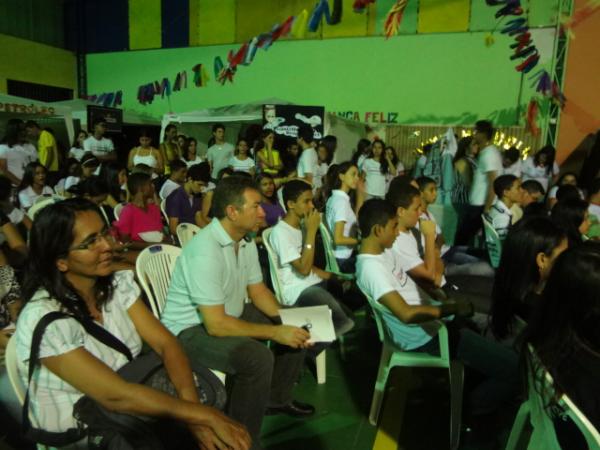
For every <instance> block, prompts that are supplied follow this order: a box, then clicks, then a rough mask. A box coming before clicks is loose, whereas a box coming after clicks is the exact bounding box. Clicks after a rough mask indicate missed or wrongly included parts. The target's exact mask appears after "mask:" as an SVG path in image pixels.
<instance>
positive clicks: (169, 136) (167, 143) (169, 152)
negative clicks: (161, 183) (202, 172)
mask: <svg viewBox="0 0 600 450" xmlns="http://www.w3.org/2000/svg"><path fill="white" fill-rule="evenodd" d="M159 150H160V153H161V154H162V158H163V161H164V164H165V175H169V174H170V173H171V162H172V161H175V160H176V159H179V158H181V147H179V143H178V137H177V127H176V126H175V125H173V124H172V123H170V124H169V125H167V126H166V128H165V140H164V142H163V143H162V144H160V147H159Z"/></svg>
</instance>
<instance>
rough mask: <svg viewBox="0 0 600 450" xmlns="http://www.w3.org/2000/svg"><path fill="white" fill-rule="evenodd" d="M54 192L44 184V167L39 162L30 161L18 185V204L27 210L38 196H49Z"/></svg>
mask: <svg viewBox="0 0 600 450" xmlns="http://www.w3.org/2000/svg"><path fill="white" fill-rule="evenodd" d="M52 194H54V191H53V190H52V188H51V187H50V186H48V185H46V168H45V167H44V166H43V165H42V164H40V163H39V162H32V163H29V164H27V166H26V167H25V173H24V174H23V180H22V181H21V184H20V185H19V204H20V206H21V208H22V209H24V210H28V209H29V208H31V207H32V206H33V204H34V203H35V201H36V200H37V199H38V198H39V197H49V196H51V195H52Z"/></svg>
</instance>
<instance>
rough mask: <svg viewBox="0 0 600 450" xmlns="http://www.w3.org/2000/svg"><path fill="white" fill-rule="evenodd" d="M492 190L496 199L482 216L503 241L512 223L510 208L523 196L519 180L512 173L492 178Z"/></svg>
mask: <svg viewBox="0 0 600 450" xmlns="http://www.w3.org/2000/svg"><path fill="white" fill-rule="evenodd" d="M494 192H495V193H496V201H495V202H494V204H493V205H492V207H491V208H490V210H489V211H488V212H487V213H486V214H484V216H485V218H486V220H487V221H488V222H489V223H490V224H491V225H492V227H494V230H496V233H498V237H499V238H500V240H501V241H503V240H504V239H505V238H506V235H507V234H508V230H509V229H510V227H511V225H512V224H513V217H512V211H511V208H512V207H513V205H515V204H518V203H519V202H520V201H521V198H522V197H523V195H522V190H521V180H520V179H519V178H517V177H516V176H514V175H500V176H499V177H498V178H496V179H495V180H494Z"/></svg>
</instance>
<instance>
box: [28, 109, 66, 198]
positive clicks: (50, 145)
mask: <svg viewBox="0 0 600 450" xmlns="http://www.w3.org/2000/svg"><path fill="white" fill-rule="evenodd" d="M25 130H26V131H27V135H28V136H29V137H31V138H32V139H35V140H36V141H37V143H38V158H39V160H40V163H41V164H42V165H43V166H44V167H45V168H46V170H47V177H48V183H49V184H50V185H52V186H54V184H55V183H56V182H57V181H58V167H59V155H58V147H57V146H56V139H54V136H53V135H52V133H50V132H49V131H47V130H42V129H41V128H40V126H39V125H38V123H37V122H35V121H33V120H28V121H27V122H26V123H25Z"/></svg>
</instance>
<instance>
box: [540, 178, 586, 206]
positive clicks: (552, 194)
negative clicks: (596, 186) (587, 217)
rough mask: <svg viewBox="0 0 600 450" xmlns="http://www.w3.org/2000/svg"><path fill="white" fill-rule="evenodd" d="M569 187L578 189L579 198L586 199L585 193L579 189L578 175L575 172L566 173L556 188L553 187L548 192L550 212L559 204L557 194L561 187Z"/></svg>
mask: <svg viewBox="0 0 600 450" xmlns="http://www.w3.org/2000/svg"><path fill="white" fill-rule="evenodd" d="M567 185H570V186H575V187H576V188H577V192H579V197H581V199H582V200H584V199H585V196H584V195H583V192H582V191H581V189H579V188H578V187H577V175H576V174H574V173H573V172H565V173H563V174H562V175H561V176H560V178H559V179H558V181H557V182H556V184H555V185H554V186H552V188H550V190H549V191H548V209H549V210H551V209H552V208H553V207H554V205H555V204H556V202H557V199H556V193H557V192H558V189H559V188H560V187H561V186H567Z"/></svg>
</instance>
